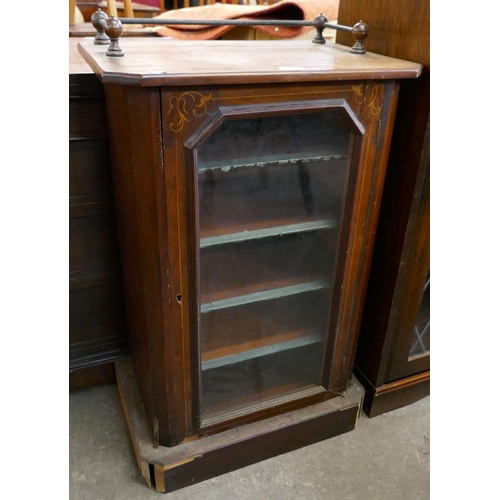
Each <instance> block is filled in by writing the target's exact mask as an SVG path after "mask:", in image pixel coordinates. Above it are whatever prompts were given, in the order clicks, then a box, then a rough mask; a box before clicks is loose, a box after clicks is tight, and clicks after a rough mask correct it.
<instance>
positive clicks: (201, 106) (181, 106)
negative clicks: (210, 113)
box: [168, 92, 212, 133]
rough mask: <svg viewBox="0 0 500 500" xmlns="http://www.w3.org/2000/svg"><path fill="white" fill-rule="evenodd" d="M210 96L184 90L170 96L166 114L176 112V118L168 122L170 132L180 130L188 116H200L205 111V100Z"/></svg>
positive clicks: (187, 120) (210, 96) (208, 99)
mask: <svg viewBox="0 0 500 500" xmlns="http://www.w3.org/2000/svg"><path fill="white" fill-rule="evenodd" d="M211 98H212V95H211V94H208V95H202V94H200V93H199V92H184V93H182V94H181V95H179V96H175V95H174V96H172V97H170V100H169V105H170V107H169V109H168V114H170V113H172V112H173V113H175V114H177V120H176V121H172V122H171V123H170V130H171V131H172V132H175V133H177V132H180V131H181V130H182V129H183V128H184V124H185V123H186V122H189V117H190V116H195V117H197V118H198V117H200V116H203V115H204V114H205V113H206V111H207V102H208V101H210V99H211Z"/></svg>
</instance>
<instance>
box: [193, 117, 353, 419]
mask: <svg viewBox="0 0 500 500" xmlns="http://www.w3.org/2000/svg"><path fill="white" fill-rule="evenodd" d="M353 142H354V134H353V133H352V132H351V131H350V129H349V128H348V127H347V126H346V124H345V123H344V119H343V118H342V117H341V116H340V114H339V112H338V111H337V110H322V111H315V112H310V113H302V114H300V113H297V114H286V115H284V116H269V117H258V118H244V119H233V120H227V121H222V122H221V124H220V126H219V127H218V128H217V129H216V130H215V131H214V133H213V134H212V135H210V136H209V137H208V139H206V140H205V141H204V142H203V143H202V144H201V145H200V146H199V148H198V150H197V162H196V165H197V176H198V177H197V205H198V214H197V217H198V226H199V227H198V233H199V254H198V255H199V302H200V303H199V338H200V350H201V420H202V424H203V423H205V424H206V423H207V421H208V420H210V419H214V418H215V419H220V418H230V417H232V416H234V415H236V414H237V413H238V412H240V413H241V412H242V411H244V412H251V411H252V409H256V408H257V407H258V408H262V406H263V405H264V406H265V405H266V404H276V402H277V401H278V400H280V399H281V400H282V399H283V398H287V397H299V396H300V394H301V393H303V392H304V391H308V390H311V389H314V388H318V387H320V386H321V381H322V377H323V369H324V363H325V360H324V358H325V347H326V340H327V332H328V330H329V317H330V302H331V298H332V291H333V289H334V286H335V283H334V273H335V267H336V261H337V245H338V239H339V234H340V231H341V225H342V224H341V222H342V215H343V206H344V203H345V199H346V192H347V186H348V180H349V172H350V165H351V155H352V150H353Z"/></svg>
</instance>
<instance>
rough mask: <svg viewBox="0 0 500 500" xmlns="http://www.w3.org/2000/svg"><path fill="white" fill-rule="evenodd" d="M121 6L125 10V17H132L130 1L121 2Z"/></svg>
mask: <svg viewBox="0 0 500 500" xmlns="http://www.w3.org/2000/svg"><path fill="white" fill-rule="evenodd" d="M123 6H124V10H125V17H134V11H133V9H132V0H123Z"/></svg>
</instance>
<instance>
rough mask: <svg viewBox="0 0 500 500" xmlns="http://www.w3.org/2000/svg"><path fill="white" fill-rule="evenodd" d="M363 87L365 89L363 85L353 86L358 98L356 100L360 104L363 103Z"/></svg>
mask: <svg viewBox="0 0 500 500" xmlns="http://www.w3.org/2000/svg"><path fill="white" fill-rule="evenodd" d="M363 87H364V86H363V85H353V86H352V87H351V89H352V91H353V92H354V94H355V96H356V97H355V98H354V99H355V101H356V102H357V103H358V104H362V103H363Z"/></svg>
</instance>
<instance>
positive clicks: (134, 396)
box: [115, 356, 364, 493]
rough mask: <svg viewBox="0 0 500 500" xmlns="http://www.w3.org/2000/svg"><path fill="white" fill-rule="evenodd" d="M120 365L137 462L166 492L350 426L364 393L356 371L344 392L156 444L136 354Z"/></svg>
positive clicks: (120, 383) (118, 376) (121, 390)
mask: <svg viewBox="0 0 500 500" xmlns="http://www.w3.org/2000/svg"><path fill="white" fill-rule="evenodd" d="M115 368H116V380H117V384H118V391H119V393H120V398H121V400H122V405H123V409H124V412H125V417H126V420H127V426H128V429H129V432H130V436H131V438H132V443H133V447H134V453H135V456H136V459H137V463H138V464H139V468H140V470H141V473H142V475H143V477H144V479H145V481H146V483H147V484H148V486H149V487H150V488H155V489H156V490H157V491H159V492H162V493H169V492H171V491H175V490H177V489H179V488H183V487H185V486H190V485H191V484H195V483H198V482H201V481H204V480H206V479H209V478H212V477H215V476H219V475H221V474H225V473H227V472H230V471H233V470H237V469H240V468H242V467H246V466H247V465H251V464H253V463H256V462H259V461H261V460H266V459H268V458H271V457H274V456H277V455H280V454H283V453H287V452H289V451H292V450H295V449H298V448H302V447H304V446H308V445H310V444H313V443H316V442H319V441H321V440H323V439H328V438H330V437H334V436H337V435H339V434H343V433H345V432H349V431H351V430H353V429H354V428H355V426H356V422H357V420H358V417H359V413H360V411H361V405H362V401H363V396H364V388H363V386H362V385H361V384H360V383H359V382H358V381H357V380H356V378H354V377H353V379H352V383H351V384H350V386H349V388H348V389H347V391H346V392H345V394H344V396H343V397H341V398H334V399H330V400H328V401H324V402H322V403H318V404H315V405H312V406H308V407H306V408H301V409H298V410H294V411H291V412H288V413H286V414H285V415H278V416H275V417H271V418H268V419H265V420H263V421H259V422H254V423H251V424H248V425H245V426H244V427H238V428H236V429H229V430H227V431H224V432H220V433H218V434H214V435H211V436H207V437H204V438H203V439H197V440H194V441H193V440H191V441H188V442H184V443H182V444H180V445H178V446H174V447H166V446H158V447H156V448H155V447H154V445H153V436H152V430H151V427H150V425H149V421H148V419H147V417H146V414H145V412H144V406H143V403H142V400H141V396H140V393H139V387H138V385H137V380H136V377H135V374H134V370H133V368H132V363H131V359H130V358H129V357H128V356H123V357H120V358H117V360H116V361H115Z"/></svg>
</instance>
